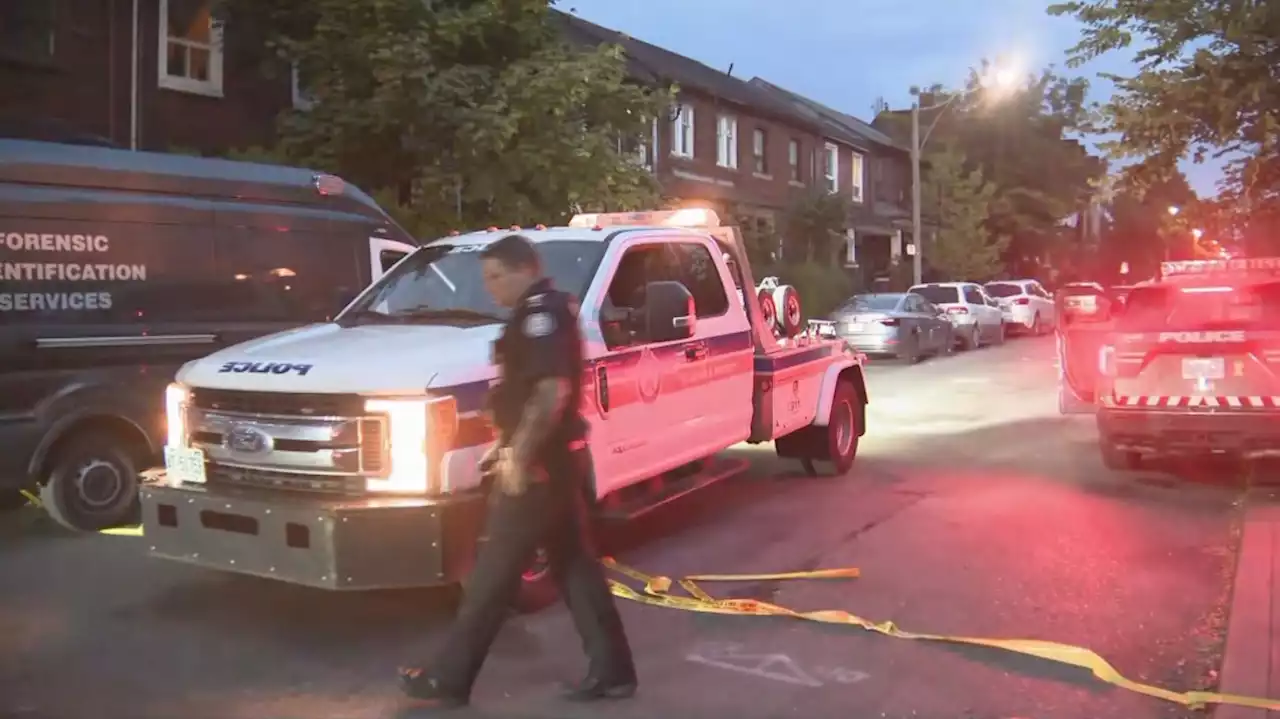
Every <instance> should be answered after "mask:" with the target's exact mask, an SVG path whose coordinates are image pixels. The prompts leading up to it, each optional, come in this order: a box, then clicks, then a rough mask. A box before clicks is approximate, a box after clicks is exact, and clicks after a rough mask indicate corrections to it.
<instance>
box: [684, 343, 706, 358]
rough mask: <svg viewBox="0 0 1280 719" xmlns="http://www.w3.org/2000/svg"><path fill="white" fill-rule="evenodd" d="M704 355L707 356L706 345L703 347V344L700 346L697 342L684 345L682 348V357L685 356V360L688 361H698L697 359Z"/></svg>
mask: <svg viewBox="0 0 1280 719" xmlns="http://www.w3.org/2000/svg"><path fill="white" fill-rule="evenodd" d="M706 357H707V348H706V347H704V346H702V345H700V344H697V345H685V348H684V358H685V359H686V360H688V361H690V362H696V361H698V360H700V359H706Z"/></svg>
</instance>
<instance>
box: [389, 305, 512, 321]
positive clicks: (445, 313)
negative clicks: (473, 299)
mask: <svg viewBox="0 0 1280 719" xmlns="http://www.w3.org/2000/svg"><path fill="white" fill-rule="evenodd" d="M385 316H386V317H390V318H392V319H393V320H404V321H411V320H474V321H481V322H506V321H507V320H506V318H505V317H502V316H500V315H495V314H493V313H492V312H481V311H480V310H472V309H466V308H462V307H450V308H442V309H432V308H430V307H421V308H418V309H416V310H406V311H404V312H396V313H393V314H390V315H385Z"/></svg>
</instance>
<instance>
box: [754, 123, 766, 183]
mask: <svg viewBox="0 0 1280 719" xmlns="http://www.w3.org/2000/svg"><path fill="white" fill-rule="evenodd" d="M768 146H769V136H768V135H766V134H765V132H764V130H761V129H759V128H757V129H756V131H755V132H753V133H752V134H751V154H752V155H753V156H754V158H755V171H756V174H757V175H767V174H769V153H768V151H767V150H768Z"/></svg>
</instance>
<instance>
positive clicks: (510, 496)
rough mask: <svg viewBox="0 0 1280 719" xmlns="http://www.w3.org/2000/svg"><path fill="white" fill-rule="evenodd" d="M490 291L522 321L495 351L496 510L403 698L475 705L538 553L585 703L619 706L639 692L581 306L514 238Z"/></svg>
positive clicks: (500, 257)
mask: <svg viewBox="0 0 1280 719" xmlns="http://www.w3.org/2000/svg"><path fill="white" fill-rule="evenodd" d="M481 262H482V265H483V271H484V283H485V287H486V288H487V289H488V290H489V292H490V294H492V295H493V297H494V299H495V300H497V302H498V303H499V304H501V305H503V306H504V307H508V308H510V309H511V316H510V319H509V320H508V321H507V324H506V326H505V327H504V329H503V332H502V336H501V337H500V338H499V339H498V341H497V342H496V343H495V344H494V360H495V362H496V363H497V364H498V365H499V367H500V369H501V382H500V384H499V385H498V386H497V387H495V388H494V390H493V393H492V395H491V397H490V410H491V411H492V413H493V420H494V424H495V426H496V427H497V430H498V434H499V438H498V441H497V443H496V444H495V445H494V449H493V450H490V453H489V454H488V455H486V457H485V460H484V462H483V464H484V465H485V466H486V467H488V468H489V471H490V473H491V474H492V475H493V476H494V477H495V487H494V489H493V491H494V494H495V495H496V496H495V497H494V501H493V502H492V504H491V506H490V511H489V516H488V520H487V524H486V533H487V535H488V541H486V542H484V543H482V545H481V547H480V550H479V553H478V556H477V558H476V565H475V568H474V571H473V573H472V575H471V578H470V582H469V584H468V586H467V588H466V592H465V596H464V597H463V600H462V604H461V607H460V608H459V610H458V616H457V619H456V620H455V623H454V626H453V627H452V628H451V630H450V632H449V635H448V638H447V640H446V641H445V643H444V645H443V647H442V648H441V650H440V652H439V653H438V654H437V655H436V660H435V661H434V662H433V663H431V664H428V665H427V666H426V667H425V668H421V669H402V670H401V672H400V682H401V688H402V689H403V691H404V693H405V694H407V695H408V696H409V697H411V698H412V699H414V700H415V701H414V702H413V703H414V705H415V707H419V708H456V707H461V706H464V705H466V704H467V702H468V699H469V697H470V694H471V688H472V684H473V683H474V682H475V679H476V676H477V675H478V674H479V673H480V668H481V666H482V665H483V664H484V660H485V656H486V655H487V654H488V653H489V647H490V645H491V644H492V643H493V640H494V638H495V637H496V636H497V634H498V630H499V629H501V627H502V623H503V620H504V619H505V618H506V616H507V612H508V609H509V608H510V606H511V604H512V602H513V601H514V599H515V596H516V593H517V592H518V591H519V589H520V583H521V581H522V578H521V574H522V573H523V572H524V571H525V570H526V569H527V568H528V567H529V565H530V564H531V563H532V561H533V559H534V555H535V553H536V551H537V548H538V547H542V548H544V549H545V551H546V554H547V559H548V561H549V563H550V570H551V572H552V574H553V575H554V577H555V579H556V581H557V583H558V584H559V588H560V592H561V595H562V596H563V597H564V600H565V603H566V604H567V605H568V607H569V611H570V613H571V614H572V615H573V623H574V626H575V627H576V629H577V631H578V634H579V636H580V637H581V639H582V645H583V649H584V650H585V652H586V654H587V657H588V658H589V668H588V672H587V676H586V678H585V679H584V680H582V681H581V682H579V683H577V684H576V685H572V686H570V687H568V688H567V691H566V693H565V697H566V698H567V699H571V700H577V701H589V700H594V699H606V698H610V699H620V698H626V697H629V696H631V695H632V694H634V693H635V690H636V673H635V666H634V664H633V661H632V657H631V649H630V647H629V645H628V643H627V637H626V634H625V633H624V631H623V627H622V620H621V618H620V617H619V616H618V610H617V607H616V606H614V602H613V596H612V594H611V593H610V591H609V586H608V583H607V582H606V581H605V577H604V572H603V570H602V569H601V567H600V564H599V561H598V558H597V557H596V555H595V552H594V551H593V549H592V545H591V543H590V539H589V537H588V521H587V514H586V504H585V497H586V494H587V492H586V484H587V482H588V479H589V477H590V475H591V454H590V452H589V451H588V448H587V443H586V434H587V432H586V430H587V425H586V422H585V420H584V419H583V418H582V415H581V414H580V412H579V407H580V406H581V402H582V337H581V336H580V333H579V329H578V318H577V305H576V303H575V302H574V300H573V298H572V297H570V296H569V295H567V294H565V293H563V292H560V291H559V290H557V289H555V288H554V287H552V285H551V281H550V280H549V279H547V278H545V277H543V275H542V267H541V263H540V261H539V257H538V254H537V252H536V250H535V249H534V247H533V244H532V243H530V242H529V240H527V239H526V238H524V237H522V236H520V235H508V236H506V237H504V238H502V239H500V240H498V241H496V242H494V243H492V244H491V245H489V246H488V247H486V248H485V249H484V251H483V252H482V253H481Z"/></svg>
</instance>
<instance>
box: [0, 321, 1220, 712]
mask: <svg viewBox="0 0 1280 719" xmlns="http://www.w3.org/2000/svg"><path fill="white" fill-rule="evenodd" d="M1054 377H1055V369H1054V365H1053V348H1052V343H1051V340H1048V339H1023V340H1016V341H1011V342H1009V343H1008V344H1006V345H1005V346H1002V347H993V348H987V349H982V350H979V351H977V352H973V353H964V354H959V355H956V356H954V357H949V358H941V359H937V360H929V361H925V362H923V363H921V364H918V365H915V366H901V365H882V366H875V367H873V368H872V370H871V378H870V389H869V392H870V395H871V406H870V408H869V428H870V430H869V433H868V435H867V437H865V438H864V441H863V444H862V448H861V452H860V455H859V459H858V462H857V464H856V465H855V468H854V469H853V471H852V472H850V473H849V475H847V476H845V477H840V478H807V477H804V476H802V475H801V474H800V472H799V469H798V467H796V466H795V465H794V464H791V463H783V462H780V461H779V460H777V459H776V458H774V457H773V456H772V453H771V451H769V450H763V449H752V448H741V449H737V450H734V451H735V452H737V453H740V454H741V455H742V456H744V457H748V458H750V459H751V460H752V461H753V470H752V472H751V473H750V474H749V475H748V476H745V477H741V478H736V479H734V480H730V481H728V482H725V483H722V484H721V485H719V486H716V487H713V488H710V489H708V490H706V491H704V492H702V493H700V494H699V495H696V496H694V497H692V498H689V499H688V500H687V501H682V502H679V503H677V504H675V505H672V506H670V507H669V508H664V509H663V510H661V511H659V512H657V513H655V514H654V515H652V516H651V517H649V518H646V519H645V520H643V521H642V522H640V523H637V524H635V525H632V526H630V527H628V528H626V529H625V530H623V531H619V532H614V533H611V536H608V537H606V538H605V541H606V542H607V543H608V545H609V546H610V547H611V548H612V550H611V551H614V552H616V553H617V554H618V556H619V557H620V558H621V559H622V560H623V561H625V562H627V563H629V564H632V565H634V566H637V567H640V568H643V569H644V570H646V571H649V572H652V573H658V574H666V575H675V576H679V575H682V574H687V573H705V572H716V573H738V572H757V573H758V572H771V571H789V570H796V569H807V568H813V567H843V566H856V567H859V568H860V569H861V570H862V577H861V578H859V579H856V580H845V581H802V582H781V583H780V582H759V583H754V584H739V585H720V586H711V585H708V586H707V587H706V588H707V589H709V590H711V591H712V592H713V593H719V594H721V595H722V596H739V597H759V598H764V599H769V600H771V601H774V602H777V603H780V604H783V605H786V606H791V607H795V608H802V609H837V608H838V609H845V610H848V611H851V612H854V613H856V614H859V615H861V616H864V617H867V618H869V619H873V620H877V621H879V620H892V621H893V622H895V623H896V624H897V625H898V626H900V627H901V628H903V629H907V630H915V631H922V632H933V633H941V634H961V635H968V636H989V637H1003V638H1036V639H1047V640H1054V641H1059V642H1064V643H1067V644H1075V645H1082V646H1087V647H1089V648H1091V649H1093V650H1095V651H1097V652H1098V653H1100V654H1102V655H1103V656H1105V657H1106V658H1107V659H1108V660H1109V661H1110V662H1111V663H1112V664H1113V665H1114V666H1116V667H1117V668H1118V669H1119V670H1120V671H1121V672H1122V673H1124V674H1126V675H1127V676H1129V677H1130V678H1133V679H1137V680H1144V681H1150V682H1153V683H1158V684H1161V685H1164V686H1167V687H1169V688H1174V689H1178V690H1187V689H1193V688H1204V687H1208V686H1212V684H1213V683H1214V681H1215V679H1216V670H1217V669H1218V668H1219V667H1218V661H1219V652H1220V648H1221V642H1222V637H1223V632H1224V622H1225V616H1224V608H1225V604H1226V600H1227V598H1228V594H1229V586H1230V580H1231V572H1232V571H1233V568H1234V554H1235V547H1236V537H1237V534H1238V527H1237V525H1238V520H1239V516H1238V515H1239V508H1238V504H1237V500H1238V496H1237V493H1236V491H1235V490H1233V489H1231V488H1230V486H1229V484H1230V482H1229V477H1230V475H1231V472H1230V470H1229V468H1214V467H1204V468H1193V469H1191V470H1186V469H1185V468H1182V469H1183V476H1174V475H1173V474H1169V473H1164V472H1142V473H1137V474H1126V475H1119V474H1113V473H1109V472H1107V471H1106V470H1105V469H1103V467H1102V466H1101V464H1100V462H1099V460H1098V458H1097V452H1096V449H1095V446H1094V436H1095V435H1094V430H1093V427H1092V423H1091V420H1089V419H1083V418H1063V417H1059V416H1058V415H1057V409H1056V404H1055V395H1054ZM0 522H3V523H4V524H3V526H0V717H21V718H24V719H52V718H54V717H57V718H58V719H81V718H83V719H115V718H116V717H119V718H120V719H126V718H128V719H146V718H149V717H156V718H157V719H159V718H161V717H163V718H165V719H171V718H172V717H179V716H181V717H187V718H189V719H204V718H205V717H208V718H209V719H213V718H214V717H218V718H220V719H240V718H244V719H249V718H251V717H252V718H253V719H303V718H304V717H305V718H306V719H330V718H333V719H337V718H342V719H347V718H351V719H364V718H365V717H370V718H372V717H388V716H393V715H394V714H395V711H396V707H397V698H398V697H397V692H396V689H395V683H394V671H395V667H396V666H397V665H398V664H401V663H405V662H413V661H415V660H416V659H418V658H419V657H423V656H426V655H427V654H428V652H429V649H430V648H431V647H432V646H433V644H434V642H435V641H437V640H438V638H439V636H440V630H441V628H442V627H443V626H444V625H445V623H447V621H448V619H449V616H450V612H451V609H452V605H453V597H452V596H451V595H450V594H449V593H448V592H400V593H388V594H377V595H334V594H326V593H322V592H319V591H314V590H308V589H302V588H295V587H291V586H284V585H278V584H272V583H269V582H265V581H259V580H253V579H245V578H240V577H231V576H224V575H218V574H214V573H211V572H207V571H203V570H199V569H194V568H188V567H183V566H177V565H172V564H167V563H163V562H157V561H150V560H148V559H146V558H145V557H144V556H143V551H142V550H143V547H142V545H141V540H138V539H133V538H120V537H97V536H91V537H69V536H65V535H61V534H58V533H56V532H54V531H52V530H49V529H48V528H47V527H44V526H43V525H41V524H40V523H38V522H35V523H33V522H30V521H24V520H15V519H14V518H13V517H10V518H9V519H7V520H0ZM20 524H21V525H25V526H19V525H20ZM623 613H624V618H625V621H626V624H627V628H628V630H629V633H630V635H631V639H632V642H633V645H634V650H635V653H636V656H637V660H638V663H639V668H640V672H641V681H642V686H641V690H640V694H639V695H638V696H637V697H636V698H635V699H632V700H630V701H626V702H618V703H612V704H609V705H604V706H586V707H577V706H570V705H566V704H564V703H562V702H560V701H559V700H557V699H556V698H555V696H554V683H555V682H556V681H558V680H561V679H572V678H577V676H578V674H579V673H580V672H581V671H582V660H581V657H580V655H579V650H578V646H577V641H576V639H575V638H574V634H573V630H572V628H571V625H570V623H569V621H568V617H567V615H566V614H565V612H564V611H563V610H562V609H559V608H556V609H553V610H548V611H545V612H543V613H541V614H538V615H534V616H530V617H522V618H518V619H514V620H513V621H511V622H510V623H509V624H508V625H507V627H506V628H505V629H504V631H503V633H502V635H501V636H500V638H499V640H498V643H497V646H496V648H495V651H494V653H493V655H492V656H491V658H490V660H489V664H488V665H487V666H486V671H485V673H484V675H483V676H482V678H481V681H480V685H479V687H478V688H477V692H476V696H475V697H474V702H475V704H474V709H472V710H468V711H466V712H464V713H462V714H460V715H459V716H478V717H490V716H491V717H619V718H624V717H625V718H631V717H636V718H639V717H656V716H687V717H707V718H710V717H736V718H741V719H756V718H761V719H763V718H766V717H770V718H771V717H791V716H795V717H805V718H808V719H821V718H825V717H832V718H833V719H835V718H837V717H839V718H841V719H847V718H848V717H885V718H890V719H893V718H898V717H903V718H905V717H913V718H915V717H925V718H928V717H938V718H939V719H941V718H943V717H946V718H948V719H952V718H956V717H964V718H968V719H1010V718H1012V717H1036V718H1038V719H1055V718H1059V717H1062V718H1066V717H1072V718H1076V717H1090V718H1091V719H1146V718H1147V717H1169V716H1180V715H1182V714H1188V713H1189V712H1187V710H1184V709H1181V708H1179V707H1177V706H1176V705H1173V704H1169V703H1165V702H1161V701H1159V700H1155V699H1150V698H1146V697H1142V696H1139V695H1136V694H1132V693H1129V692H1125V691H1123V690H1119V689H1114V688H1111V687H1108V686H1107V685H1104V684H1101V683H1099V682H1097V681H1095V680H1092V679H1090V678H1089V677H1088V676H1087V675H1086V674H1085V673H1083V672H1080V671H1078V670H1072V669H1066V668H1062V667H1059V666H1056V665H1053V664H1049V663H1045V662H1042V661H1039V660H1034V659H1028V658H1019V657H1016V656H1013V655H1008V654H1001V653H999V652H997V651H994V650H971V649H964V648H958V647H955V646H950V645H945V644H937V643H926V642H920V641H909V640H902V639H892V638H885V637H880V636H876V635H872V634H869V633H867V632H864V631H862V630H859V629H855V628H843V627H831V626H821V625H815V624H806V623H801V622H798V621H788V620H781V619H761V618H751V617H743V618H738V617H723V616H710V615H694V614H687V613H681V612H677V611H675V610H669V609H662V608H653V607H644V606H640V605H636V604H630V603H628V604H626V605H625V606H624V607H623Z"/></svg>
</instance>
